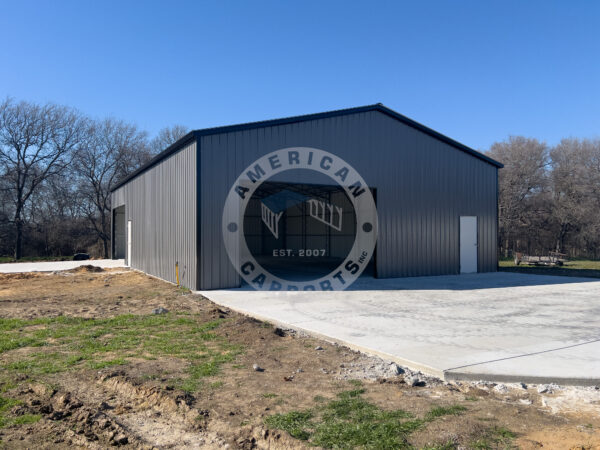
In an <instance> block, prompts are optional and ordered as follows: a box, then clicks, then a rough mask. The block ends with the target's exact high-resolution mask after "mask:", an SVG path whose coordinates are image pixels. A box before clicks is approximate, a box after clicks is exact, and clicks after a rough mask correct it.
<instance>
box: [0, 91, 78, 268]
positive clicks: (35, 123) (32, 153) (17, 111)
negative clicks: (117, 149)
mask: <svg viewBox="0 0 600 450" xmlns="http://www.w3.org/2000/svg"><path fill="white" fill-rule="evenodd" d="M85 122H86V120H85V119H84V118H82V116H81V114H79V113H78V112H77V111H75V110H73V109H70V108H66V107H62V106H57V105H54V104H46V105H41V106H40V105H36V104H33V103H28V102H19V103H15V102H13V101H12V100H11V99H7V100H5V101H4V102H2V103H1V104H0V173H3V189H4V190H5V192H6V193H7V196H8V201H9V202H10V203H11V207H12V218H11V223H12V224H13V226H14V232H15V245H14V256H15V259H19V258H21V256H22V253H23V227H24V225H25V223H26V217H25V207H26V205H27V202H28V201H29V199H30V198H31V196H32V195H33V194H34V193H35V192H36V190H37V189H38V188H39V187H40V185H41V184H42V183H43V182H44V181H45V180H47V179H48V178H50V177H52V176H55V175H57V174H59V173H60V172H62V171H63V170H65V168H66V167H67V166H68V164H69V162H70V161H71V158H72V156H73V154H74V153H75V151H76V149H77V147H78V145H79V143H80V141H81V138H82V132H83V130H84V129H85Z"/></svg>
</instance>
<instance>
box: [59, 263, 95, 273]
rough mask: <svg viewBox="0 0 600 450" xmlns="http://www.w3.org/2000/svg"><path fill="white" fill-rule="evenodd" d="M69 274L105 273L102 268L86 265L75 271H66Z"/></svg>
mask: <svg viewBox="0 0 600 450" xmlns="http://www.w3.org/2000/svg"><path fill="white" fill-rule="evenodd" d="M64 272H69V273H98V272H104V269H103V268H102V267H98V266H94V265H92V264H85V265H83V266H79V267H75V268H74V269H69V270H64Z"/></svg>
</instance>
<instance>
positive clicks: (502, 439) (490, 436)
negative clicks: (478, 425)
mask: <svg viewBox="0 0 600 450" xmlns="http://www.w3.org/2000/svg"><path fill="white" fill-rule="evenodd" d="M515 437H517V435H516V434H515V433H513V432H512V431H510V430H509V429H508V428H504V427H493V428H490V429H488V430H487V431H486V432H485V433H484V435H483V436H482V437H481V438H479V439H477V440H476V441H474V442H472V443H471V445H470V446H471V447H472V448H475V449H481V450H484V449H485V450H487V449H493V448H498V447H499V446H502V447H504V448H510V444H511V441H512V440H513V439H514V438H515Z"/></svg>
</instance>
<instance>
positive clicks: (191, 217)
mask: <svg viewBox="0 0 600 450" xmlns="http://www.w3.org/2000/svg"><path fill="white" fill-rule="evenodd" d="M196 155H197V152H196V143H195V142H193V143H191V144H188V145H187V146H185V147H184V148H182V149H181V150H179V151H177V152H176V153H174V154H172V155H171V156H169V157H168V158H167V159H165V160H164V161H162V162H160V163H159V164H157V165H156V166H154V167H152V168H151V169H149V170H148V171H146V172H144V173H142V174H141V175H139V176H138V177H136V178H134V179H133V180H131V181H129V182H128V183H127V184H125V185H124V186H122V187H120V188H119V189H117V190H116V191H115V192H113V194H112V207H113V208H116V207H118V206H120V205H125V217H126V221H127V220H131V221H132V251H131V253H132V255H131V267H133V268H135V269H139V270H142V271H144V272H146V273H149V274H151V275H155V276H157V277H160V278H163V279H165V280H168V281H171V282H175V281H176V278H175V262H176V261H177V262H178V263H179V277H180V282H181V284H182V285H184V286H187V287H189V288H190V289H197V288H198V286H197V284H196V280H197V270H196V267H197V257H196V255H197V248H196V237H197V228H196V225H197V224H196V216H197V214H196V212H197V207H196V200H197V196H196V192H197V184H196V172H197V168H196Z"/></svg>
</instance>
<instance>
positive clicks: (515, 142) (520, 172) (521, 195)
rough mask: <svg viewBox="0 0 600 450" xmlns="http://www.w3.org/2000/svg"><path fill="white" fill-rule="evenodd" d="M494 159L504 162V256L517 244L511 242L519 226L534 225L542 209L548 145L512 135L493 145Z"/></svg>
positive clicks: (501, 182) (501, 197) (501, 215)
mask: <svg viewBox="0 0 600 450" xmlns="http://www.w3.org/2000/svg"><path fill="white" fill-rule="evenodd" d="M489 155H490V156H491V157H492V158H495V159H497V160H498V161H500V162H502V163H503V164H504V168H503V169H501V170H500V172H499V175H498V177H499V198H498V200H499V209H500V211H499V219H500V239H501V241H502V247H503V250H504V255H505V256H508V253H509V251H510V250H513V249H514V247H515V244H516V243H515V242H513V241H512V239H513V236H514V235H515V234H516V233H515V231H516V229H518V228H520V227H525V228H529V229H530V231H531V232H535V230H534V229H532V228H534V227H533V226H532V218H533V217H535V216H536V215H539V214H541V213H542V212H541V211H539V209H537V208H538V207H539V206H540V203H539V202H536V201H535V199H536V198H537V197H539V196H540V195H541V194H542V193H543V192H544V189H545V187H546V185H547V176H548V171H547V170H548V164H549V157H548V147H547V146H546V144H545V143H544V142H539V141H538V140H537V139H529V138H525V137H520V136H511V137H509V138H508V140H507V141H505V142H498V143H495V144H493V145H492V147H491V148H490V151H489Z"/></svg>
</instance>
